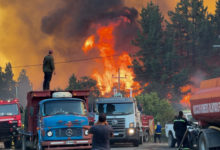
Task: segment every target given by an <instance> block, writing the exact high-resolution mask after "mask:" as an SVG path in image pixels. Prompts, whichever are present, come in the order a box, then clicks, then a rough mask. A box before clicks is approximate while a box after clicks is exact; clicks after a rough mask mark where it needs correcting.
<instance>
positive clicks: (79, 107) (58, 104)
mask: <svg viewBox="0 0 220 150" xmlns="http://www.w3.org/2000/svg"><path fill="white" fill-rule="evenodd" d="M59 114H70V115H71V114H73V115H85V114H86V109H85V106H84V103H83V102H82V101H70V100H68V101H67V100H60V101H49V102H46V103H45V104H44V115H45V116H51V115H59Z"/></svg>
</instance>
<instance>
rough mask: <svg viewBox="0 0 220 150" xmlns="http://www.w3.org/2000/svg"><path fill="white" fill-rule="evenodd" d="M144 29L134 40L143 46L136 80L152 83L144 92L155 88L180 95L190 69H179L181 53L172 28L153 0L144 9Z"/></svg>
mask: <svg viewBox="0 0 220 150" xmlns="http://www.w3.org/2000/svg"><path fill="white" fill-rule="evenodd" d="M140 24H141V27H142V28H141V30H140V31H139V33H138V36H137V38H136V39H135V41H134V42H133V43H134V44H135V45H136V46H138V47H139V48H140V50H139V51H138V53H137V54H136V55H135V57H134V61H133V68H134V72H135V74H136V80H137V81H140V82H141V83H142V85H144V84H146V83H149V84H148V86H147V87H145V91H144V92H148V93H149V92H152V91H155V92H157V93H158V94H159V97H161V98H162V97H168V95H171V96H172V98H173V99H174V98H176V97H178V99H180V98H181V96H180V95H181V91H180V87H182V86H183V85H185V84H186V82H187V79H188V77H187V70H186V69H180V64H181V62H180V61H179V59H180V58H179V55H178V54H177V51H176V50H175V49H174V48H173V47H174V46H173V44H174V38H173V34H172V32H171V31H170V30H166V31H164V30H163V28H162V24H163V17H162V15H161V13H160V11H159V7H158V6H156V5H154V4H153V3H152V2H151V3H149V4H148V6H147V8H143V9H142V12H141V20H140Z"/></svg>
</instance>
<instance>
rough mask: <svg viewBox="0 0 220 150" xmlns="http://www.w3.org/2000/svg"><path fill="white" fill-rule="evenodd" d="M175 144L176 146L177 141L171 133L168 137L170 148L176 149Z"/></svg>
mask: <svg viewBox="0 0 220 150" xmlns="http://www.w3.org/2000/svg"><path fill="white" fill-rule="evenodd" d="M175 144H176V140H175V139H174V137H173V134H172V133H169V135H168V146H169V147H175Z"/></svg>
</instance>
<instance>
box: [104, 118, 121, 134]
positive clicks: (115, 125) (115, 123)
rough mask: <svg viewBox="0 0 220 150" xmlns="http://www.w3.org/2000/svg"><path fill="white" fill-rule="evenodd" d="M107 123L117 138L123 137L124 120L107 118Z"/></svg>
mask: <svg viewBox="0 0 220 150" xmlns="http://www.w3.org/2000/svg"><path fill="white" fill-rule="evenodd" d="M107 122H108V124H109V125H110V126H111V127H112V129H113V131H114V133H118V136H124V134H125V119H124V118H108V119H107Z"/></svg>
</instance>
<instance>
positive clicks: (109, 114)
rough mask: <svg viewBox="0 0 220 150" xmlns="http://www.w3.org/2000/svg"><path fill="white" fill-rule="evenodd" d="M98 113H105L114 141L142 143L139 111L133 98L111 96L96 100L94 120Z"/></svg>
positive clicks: (135, 144)
mask: <svg viewBox="0 0 220 150" xmlns="http://www.w3.org/2000/svg"><path fill="white" fill-rule="evenodd" d="M99 113H105V114H106V118H107V121H108V123H109V125H110V126H112V128H113V132H114V133H113V134H114V136H113V137H112V138H111V140H110V141H111V143H114V142H132V143H133V144H134V146H139V144H142V143H143V130H142V123H141V113H140V111H139V110H138V108H137V103H136V100H135V99H134V98H125V97H111V98H99V99H98V100H97V101H96V115H95V121H97V120H98V115H99Z"/></svg>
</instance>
